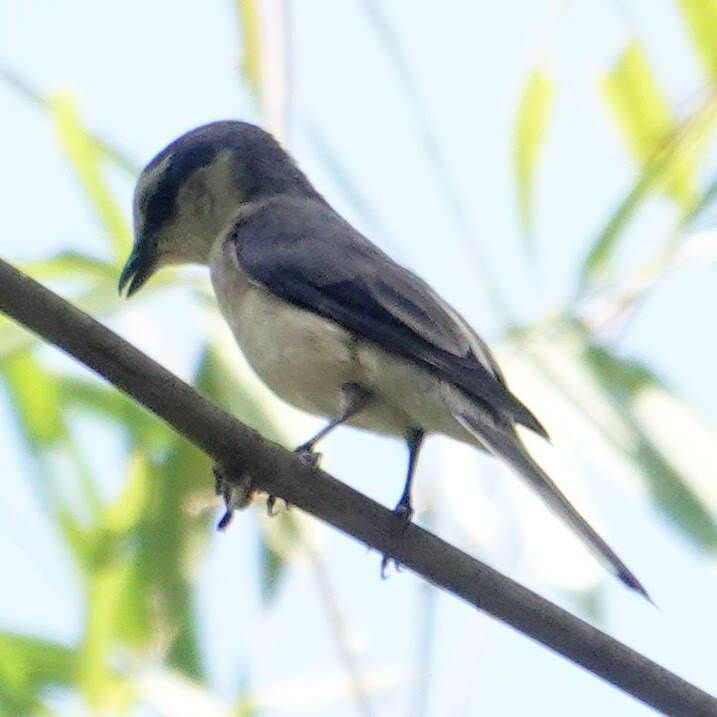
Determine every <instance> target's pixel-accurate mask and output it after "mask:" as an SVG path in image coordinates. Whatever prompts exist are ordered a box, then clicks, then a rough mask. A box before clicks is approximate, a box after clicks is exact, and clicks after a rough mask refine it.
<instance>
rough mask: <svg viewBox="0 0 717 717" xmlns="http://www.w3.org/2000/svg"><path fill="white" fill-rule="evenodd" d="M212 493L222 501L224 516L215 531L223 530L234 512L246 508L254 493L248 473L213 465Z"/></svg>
mask: <svg viewBox="0 0 717 717" xmlns="http://www.w3.org/2000/svg"><path fill="white" fill-rule="evenodd" d="M212 472H213V473H214V492H215V493H216V494H217V495H219V496H221V497H222V499H223V500H224V507H225V510H224V515H223V516H222V518H221V520H220V521H219V523H218V524H217V530H224V529H225V528H226V527H227V526H228V525H229V523H230V522H231V519H232V517H233V515H234V511H235V510H237V509H239V508H244V507H246V506H247V505H248V504H249V503H250V502H251V498H252V494H253V492H254V490H253V487H252V484H251V478H250V477H249V474H248V473H242V472H240V471H238V470H237V469H236V468H228V467H225V466H219V465H215V466H213V468H212Z"/></svg>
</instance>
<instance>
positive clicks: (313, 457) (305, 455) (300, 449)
mask: <svg viewBox="0 0 717 717" xmlns="http://www.w3.org/2000/svg"><path fill="white" fill-rule="evenodd" d="M294 453H296V455H297V456H299V459H300V460H301V462H302V463H303V464H304V465H307V466H309V467H310V468H316V466H318V465H319V461H320V460H321V453H317V452H315V451H314V444H313V443H311V442H309V443H302V444H301V445H300V446H297V447H296V448H294Z"/></svg>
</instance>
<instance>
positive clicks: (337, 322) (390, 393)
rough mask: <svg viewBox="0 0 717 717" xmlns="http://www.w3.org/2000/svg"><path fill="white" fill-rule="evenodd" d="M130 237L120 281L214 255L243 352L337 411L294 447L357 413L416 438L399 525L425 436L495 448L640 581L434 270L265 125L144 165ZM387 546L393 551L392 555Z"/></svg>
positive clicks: (180, 142)
mask: <svg viewBox="0 0 717 717" xmlns="http://www.w3.org/2000/svg"><path fill="white" fill-rule="evenodd" d="M133 213H134V244H133V247H132V250H131V253H130V255H129V258H128V259H127V262H126V264H125V266H124V268H123V270H122V272H121V276H120V279H119V291H120V293H122V292H123V291H124V290H125V288H126V296H127V297H129V296H131V295H133V294H134V293H135V292H136V291H137V290H138V289H139V288H140V287H141V286H143V285H144V284H145V282H146V281H147V280H148V279H149V278H150V277H151V276H152V275H153V274H154V273H155V272H156V271H157V270H159V269H160V268H162V267H164V266H168V265H179V264H187V263H194V264H202V265H208V267H209V270H210V276H211V282H212V285H213V289H214V293H215V295H216V299H217V302H218V305H219V308H220V310H221V313H222V314H223V316H224V318H225V319H226V321H227V323H228V325H229V327H230V328H231V331H232V333H233V334H234V337H235V339H236V341H237V343H238V345H239V347H240V349H241V351H242V352H243V354H244V356H245V357H246V359H247V361H248V363H249V364H250V365H251V366H252V368H253V369H254V371H255V372H256V373H257V374H258V376H259V377H260V379H261V380H262V381H263V382H264V383H265V384H266V385H267V386H268V387H269V388H270V389H271V390H272V391H273V392H274V393H275V394H277V395H278V396H279V397H280V398H282V399H283V400H285V401H287V402H288V403H290V404H293V405H295V406H297V407H298V408H300V409H302V410H304V411H307V412H309V413H311V414H314V415H317V416H322V417H325V418H326V419H328V423H327V424H326V425H325V426H324V427H323V428H322V429H321V430H320V431H319V432H318V433H317V434H316V435H314V436H313V437H311V438H310V439H309V440H307V441H306V442H304V443H303V444H301V445H300V446H299V447H298V448H297V449H296V450H297V451H298V452H299V453H300V454H302V455H303V456H309V457H310V456H312V455H315V454H314V453H313V451H314V448H315V446H316V444H317V443H318V441H319V440H320V439H322V438H323V437H325V436H326V434H328V433H329V432H330V431H332V430H333V429H334V428H336V427H337V426H341V425H351V426H355V427H358V428H362V429H367V430H369V431H373V432H375V433H379V434H386V435H389V436H396V437H399V438H402V439H403V440H404V441H405V443H406V445H407V447H408V468H407V472H406V478H405V482H404V488H403V492H402V494H401V497H400V499H399V501H398V504H397V505H396V507H395V509H394V515H395V516H396V517H397V519H398V520H399V523H400V524H401V525H404V526H405V525H407V524H408V523H409V522H410V520H411V516H412V513H413V507H412V504H411V488H412V482H413V477H414V473H415V468H416V462H417V458H418V454H419V451H420V449H421V446H422V444H423V441H424V438H425V436H427V435H430V434H443V435H446V436H449V437H451V438H454V439H456V440H458V441H461V442H463V443H467V444H470V445H472V446H474V447H476V448H478V449H481V450H484V451H487V452H488V453H490V454H492V455H493V456H495V457H497V458H498V459H501V460H502V461H503V462H505V463H506V464H508V466H510V467H511V468H512V469H513V470H514V471H515V472H516V473H518V474H519V475H520V476H522V477H523V478H524V479H525V480H526V481H527V482H528V483H529V484H530V485H531V486H532V487H533V488H534V489H535V490H536V491H537V493H538V494H539V495H540V497H541V498H542V499H543V500H544V501H545V502H546V503H547V504H548V506H549V507H550V508H552V509H553V511H554V512H555V513H556V514H557V515H558V516H559V517H560V518H562V519H563V520H564V521H565V522H566V523H567V524H568V525H569V526H570V527H571V528H572V529H573V530H574V531H575V533H576V534H577V535H578V537H579V538H581V539H582V541H583V542H584V543H585V544H586V546H587V547H588V548H589V549H591V551H592V552H593V553H594V554H595V555H596V557H597V558H598V559H599V560H600V561H601V562H602V563H603V564H604V566H605V567H606V568H607V569H608V570H609V571H611V572H612V573H613V574H614V575H615V576H616V577H617V578H618V579H619V580H620V581H621V582H622V583H623V584H624V585H626V586H627V587H629V588H632V589H633V590H635V591H637V592H638V593H639V594H641V595H642V596H644V597H645V598H647V599H648V600H650V598H649V596H648V594H647V591H646V590H645V588H644V587H643V586H642V585H641V583H640V582H639V581H638V580H637V578H636V577H635V576H634V575H633V573H632V572H631V571H630V570H629V569H628V568H627V566H626V565H625V564H624V563H623V561H622V560H621V559H620V558H619V557H618V556H617V554H616V553H615V552H614V551H613V549H612V548H611V547H610V546H609V545H608V544H607V543H606V542H605V540H604V539H603V538H602V537H601V536H600V535H599V534H598V532H597V531H596V530H595V529H594V528H593V527H592V526H591V525H590V524H589V523H588V522H587V521H586V520H585V519H584V518H583V517H582V515H581V514H580V513H579V512H578V511H577V510H576V509H575V508H574V507H573V506H572V504H571V503H570V502H569V501H568V499H567V498H566V497H565V496H564V495H563V493H562V492H561V491H560V489H559V488H558V486H557V485H556V484H555V483H554V482H553V480H552V479H551V478H550V477H549V476H548V475H547V473H546V472H545V471H544V470H543V469H542V468H541V467H540V466H539V465H538V464H537V462H536V461H535V460H534V459H533V458H532V457H531V455H530V454H529V452H528V450H527V448H526V447H525V445H524V443H523V441H522V440H521V438H520V436H519V434H518V432H517V430H516V429H517V426H523V427H525V428H527V429H529V430H530V431H532V432H534V433H536V434H537V435H539V436H541V437H542V438H544V439H548V434H547V432H546V430H545V428H544V427H543V425H542V424H541V423H540V421H539V420H538V419H537V418H536V417H535V415H534V414H533V413H532V412H531V411H530V410H529V409H528V408H527V407H526V406H525V405H524V404H523V403H522V402H521V401H520V400H519V399H518V398H517V397H516V396H515V395H514V394H513V393H512V392H511V391H510V389H509V388H508V384H507V382H506V379H505V377H504V375H503V372H502V371H501V369H500V367H499V366H498V363H497V362H496V360H495V358H494V357H493V355H492V354H491V352H490V350H489V348H488V346H487V344H486V343H485V342H484V341H483V340H482V339H481V338H480V337H479V336H478V334H477V333H476V332H475V331H474V330H473V329H472V328H471V326H470V325H469V324H468V322H467V321H466V320H465V319H464V318H463V317H462V316H461V315H460V314H459V313H458V311H456V310H455V309H454V308H453V307H451V306H450V305H449V304H448V303H447V302H446V301H444V300H443V299H442V298H441V297H440V296H439V295H438V294H437V293H436V292H435V291H434V290H433V289H432V288H431V287H430V286H429V285H428V284H427V283H426V282H425V281H423V280H422V279H421V278H419V277H418V276H417V275H416V274H414V273H412V272H411V271H409V270H408V269H406V268H404V267H403V266H401V265H400V264H398V263H396V262H395V261H393V260H392V259H391V258H390V257H389V256H388V255H387V254H386V253H384V252H383V251H382V250H381V249H380V248H379V247H378V246H376V245H375V244H373V243H372V242H371V241H370V240H369V239H368V238H366V237H365V236H363V235H362V234H361V233H360V232H359V231H358V230H356V229H355V228H354V227H353V226H352V225H351V224H349V222H348V221H346V219H344V218H343V217H342V216H341V215H340V214H339V213H338V212H336V211H335V210H334V209H333V208H332V207H331V206H330V204H329V203H328V202H327V201H326V199H325V198H324V197H323V196H322V195H321V194H320V193H319V192H318V191H317V190H316V189H315V188H314V186H313V185H312V184H311V182H310V181H309V179H308V178H307V177H306V175H305V174H304V173H303V172H302V171H301V170H300V169H299V167H298V165H297V164H296V162H295V161H294V160H293V158H292V157H291V156H290V155H289V154H288V152H287V151H285V149H284V148H283V147H282V146H281V144H280V143H279V142H278V141H277V140H276V139H275V138H274V137H273V136H272V135H271V134H270V133H269V132H267V131H265V130H263V129H262V128H260V127H258V126H256V125H254V124H251V123H248V122H242V121H236V120H223V121H215V122H211V123H209V124H206V125H203V126H201V127H197V128H196V129H192V130H190V131H188V132H186V133H185V134H183V135H182V136H180V137H179V138H178V139H176V140H175V141H173V142H172V143H170V144H169V145H168V146H167V147H165V148H164V149H163V150H162V151H161V152H159V153H158V154H157V155H156V156H155V157H154V159H152V160H151V161H150V162H149V164H148V165H147V166H146V167H145V168H144V169H143V170H142V172H141V174H140V176H139V178H138V180H137V184H136V188H135V192H134V199H133ZM384 560H385V556H384Z"/></svg>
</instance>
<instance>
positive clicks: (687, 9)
mask: <svg viewBox="0 0 717 717" xmlns="http://www.w3.org/2000/svg"><path fill="white" fill-rule="evenodd" d="M677 4H678V6H679V7H680V10H681V11H682V15H683V17H684V20H685V22H686V24H687V29H688V30H689V32H690V35H691V36H692V42H693V43H694V47H695V51H696V52H697V55H698V56H699V58H700V60H701V61H702V64H703V65H704V69H705V72H706V74H707V76H708V77H709V78H711V79H715V78H717V43H715V38H717V0H678V3H677Z"/></svg>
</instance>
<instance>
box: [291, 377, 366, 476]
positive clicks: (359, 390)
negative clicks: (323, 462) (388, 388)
mask: <svg viewBox="0 0 717 717" xmlns="http://www.w3.org/2000/svg"><path fill="white" fill-rule="evenodd" d="M370 399H371V393H370V392H369V391H367V390H366V389H365V388H363V387H362V386H359V384H357V383H345V384H343V385H342V386H341V413H340V414H339V415H338V416H337V417H336V418H334V419H333V420H331V421H329V423H328V424H327V425H326V426H324V427H323V428H322V429H321V430H320V431H319V432H318V433H317V434H316V435H315V436H313V437H312V438H310V439H309V440H308V441H306V443H302V444H301V445H300V446H297V447H296V448H295V449H294V451H295V452H296V453H302V454H304V455H306V456H307V457H310V462H311V464H312V465H316V463H317V462H318V454H315V453H314V446H315V445H316V444H317V443H318V442H319V441H320V440H321V439H322V438H323V437H324V436H325V435H326V434H327V433H328V432H329V431H332V430H333V429H334V428H336V426H340V425H341V424H342V423H346V421H348V420H349V418H351V417H352V416H355V415H356V414H357V413H358V412H359V411H361V409H363V408H364V407H365V406H366V404H367V403H368V402H369V400H370Z"/></svg>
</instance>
